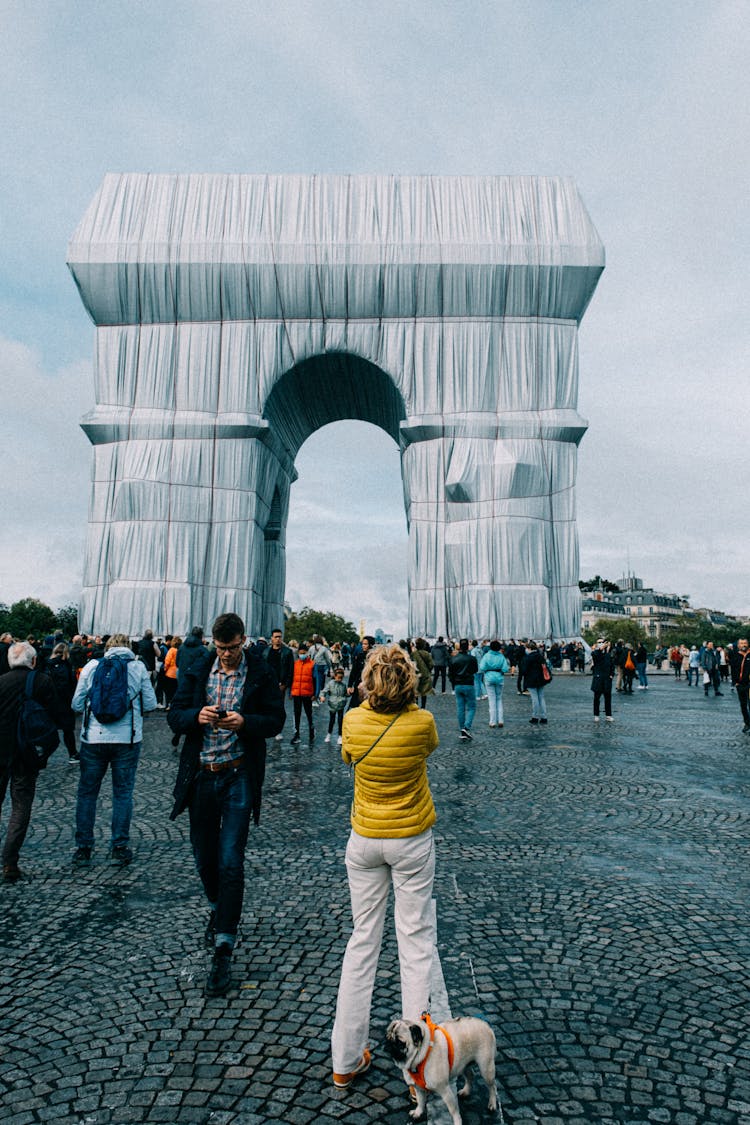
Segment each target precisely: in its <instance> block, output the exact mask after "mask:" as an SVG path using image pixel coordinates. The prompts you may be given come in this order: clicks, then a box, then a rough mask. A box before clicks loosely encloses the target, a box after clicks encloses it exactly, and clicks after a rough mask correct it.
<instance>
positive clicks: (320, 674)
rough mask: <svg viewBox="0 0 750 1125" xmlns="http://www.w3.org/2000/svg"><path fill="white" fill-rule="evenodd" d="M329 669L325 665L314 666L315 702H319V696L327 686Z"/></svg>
mask: <svg viewBox="0 0 750 1125" xmlns="http://www.w3.org/2000/svg"><path fill="white" fill-rule="evenodd" d="M327 671H328V668H327V666H326V665H325V664H313V684H314V686H315V700H316V702H317V699H318V696H319V695H320V693H321V692H322V690H323V688H324V687H325V686H326V672H327Z"/></svg>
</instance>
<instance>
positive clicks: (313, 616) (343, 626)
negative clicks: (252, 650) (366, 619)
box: [284, 605, 359, 645]
mask: <svg viewBox="0 0 750 1125" xmlns="http://www.w3.org/2000/svg"><path fill="white" fill-rule="evenodd" d="M316 633H318V634H319V635H320V636H321V637H325V639H326V641H327V642H328V644H329V645H332V644H335V643H336V641H338V642H339V643H342V642H343V641H348V642H349V644H356V643H357V641H358V640H359V634H358V632H357V630H356V629H355V628H354V626H353V625H352V623H351V621H346V620H345V619H344V618H343V617H339V615H338V614H337V613H326V612H322V611H321V610H318V609H312V608H311V607H310V606H309V605H306V606H304V608H303V609H301V610H300V611H299V613H292V614H291V615H290V616H289V617H288V618H287V620H286V623H285V626H284V639H285V640H287V641H309V640H310V638H311V637H312V636H313V635H314V634H316Z"/></svg>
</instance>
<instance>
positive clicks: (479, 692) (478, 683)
mask: <svg viewBox="0 0 750 1125" xmlns="http://www.w3.org/2000/svg"><path fill="white" fill-rule="evenodd" d="M474 693H475V694H476V697H477V699H481V697H482V696H483V695H484V672H475V673H474Z"/></svg>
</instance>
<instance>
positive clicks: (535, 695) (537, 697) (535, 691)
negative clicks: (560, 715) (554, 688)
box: [526, 687, 547, 719]
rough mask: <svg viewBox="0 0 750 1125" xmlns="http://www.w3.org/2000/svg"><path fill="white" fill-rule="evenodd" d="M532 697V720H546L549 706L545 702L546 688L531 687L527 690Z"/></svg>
mask: <svg viewBox="0 0 750 1125" xmlns="http://www.w3.org/2000/svg"><path fill="white" fill-rule="evenodd" d="M526 690H527V691H528V693H529V695H530V696H531V717H532V719H546V718H547V704H546V703H545V702H544V688H543V687H530V688H527V689H526Z"/></svg>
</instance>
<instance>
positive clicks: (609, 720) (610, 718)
mask: <svg viewBox="0 0 750 1125" xmlns="http://www.w3.org/2000/svg"><path fill="white" fill-rule="evenodd" d="M614 721H615V720H614V719H613V718H612V716H611V715H607V722H608V723H613V722H614Z"/></svg>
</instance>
